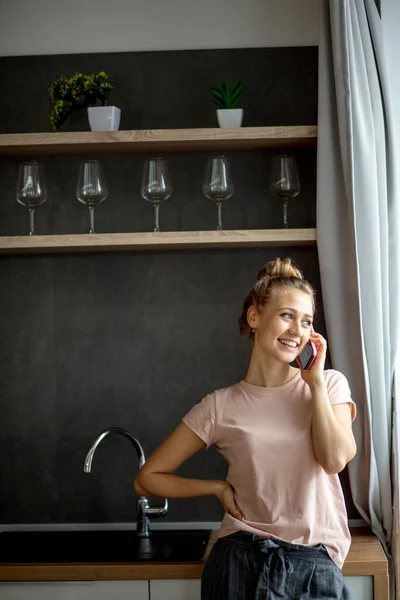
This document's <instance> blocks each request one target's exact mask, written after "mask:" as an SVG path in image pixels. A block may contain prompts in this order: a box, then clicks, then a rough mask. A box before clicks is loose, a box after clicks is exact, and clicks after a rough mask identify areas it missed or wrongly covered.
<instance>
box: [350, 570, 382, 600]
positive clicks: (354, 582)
mask: <svg viewBox="0 0 400 600" xmlns="http://www.w3.org/2000/svg"><path fill="white" fill-rule="evenodd" d="M344 580H345V582H346V585H347V587H348V588H349V590H350V594H351V600H380V598H375V599H374V578H373V577H372V575H371V576H369V575H363V576H361V575H358V576H354V577H345V578H344Z"/></svg>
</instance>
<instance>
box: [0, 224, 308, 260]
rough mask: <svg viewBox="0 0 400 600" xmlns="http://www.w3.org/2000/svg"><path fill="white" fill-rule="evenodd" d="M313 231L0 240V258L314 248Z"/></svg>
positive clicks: (18, 237) (2, 238) (43, 237)
mask: <svg viewBox="0 0 400 600" xmlns="http://www.w3.org/2000/svg"><path fill="white" fill-rule="evenodd" d="M316 241H317V233H316V229H248V230H236V231H166V232H161V233H92V234H71V235H34V236H15V237H0V254H38V253H42V254H43V253H56V252H110V251H117V250H120V251H122V250H125V251H126V250H177V249H186V248H189V249H190V248H200V249H201V248H252V247H264V246H315V245H316Z"/></svg>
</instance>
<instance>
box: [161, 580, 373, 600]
mask: <svg viewBox="0 0 400 600" xmlns="http://www.w3.org/2000/svg"><path fill="white" fill-rule="evenodd" d="M345 581H346V584H347V586H348V588H349V590H350V593H351V600H374V578H373V577H366V576H365V577H345ZM150 600H200V580H198V579H160V580H157V581H150ZM375 600H379V598H378V599H375Z"/></svg>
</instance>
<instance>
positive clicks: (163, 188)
mask: <svg viewBox="0 0 400 600" xmlns="http://www.w3.org/2000/svg"><path fill="white" fill-rule="evenodd" d="M140 193H141V195H142V197H143V198H144V199H145V200H147V201H148V202H151V203H152V204H153V206H154V229H153V232H154V233H157V232H159V231H160V204H161V202H165V200H168V198H169V197H170V196H171V194H172V184H171V179H170V176H169V172H168V164H167V161H166V159H165V158H160V157H157V158H150V159H147V160H146V161H145V163H144V167H143V177H142V187H141V190H140Z"/></svg>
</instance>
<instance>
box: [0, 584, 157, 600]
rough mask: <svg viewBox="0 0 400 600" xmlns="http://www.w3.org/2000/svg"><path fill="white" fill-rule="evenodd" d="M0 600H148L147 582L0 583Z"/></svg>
mask: <svg viewBox="0 0 400 600" xmlns="http://www.w3.org/2000/svg"><path fill="white" fill-rule="evenodd" d="M0 598H1V600H149V582H148V581H41V582H38V583H36V582H26V583H25V582H21V583H0Z"/></svg>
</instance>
